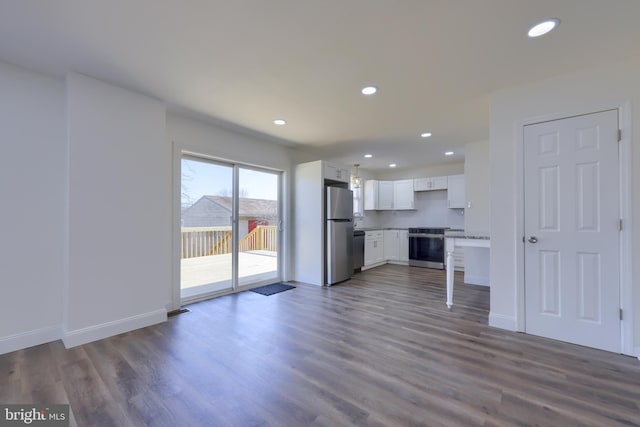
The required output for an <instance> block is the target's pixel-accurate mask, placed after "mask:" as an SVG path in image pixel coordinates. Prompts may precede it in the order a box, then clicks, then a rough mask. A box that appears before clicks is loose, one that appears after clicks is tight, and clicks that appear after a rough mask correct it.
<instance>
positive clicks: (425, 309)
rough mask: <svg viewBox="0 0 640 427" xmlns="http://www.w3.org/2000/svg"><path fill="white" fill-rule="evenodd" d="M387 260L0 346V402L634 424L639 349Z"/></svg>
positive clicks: (152, 417) (164, 417) (102, 418)
mask: <svg viewBox="0 0 640 427" xmlns="http://www.w3.org/2000/svg"><path fill="white" fill-rule="evenodd" d="M461 280H462V275H460V274H457V275H456V289H455V297H454V302H455V305H454V307H453V309H452V310H451V311H449V310H447V308H446V306H445V304H444V301H445V287H444V283H445V277H444V272H443V271H438V270H430V269H422V268H417V267H403V266H394V265H386V266H382V267H378V268H375V269H372V270H368V271H365V272H363V273H360V274H358V275H356V276H355V277H354V278H353V279H352V280H350V281H348V282H345V283H342V284H339V285H337V286H333V287H331V288H319V287H316V286H311V285H305V284H298V287H297V288H296V289H293V290H290V291H286V292H282V293H280V294H276V295H272V296H268V297H267V296H263V295H259V294H256V293H253V292H243V293H241V294H237V295H231V296H225V297H221V298H217V299H214V300H209V301H204V302H200V303H197V304H192V305H191V306H189V308H190V310H191V312H188V313H184V314H180V315H178V316H175V317H172V318H170V320H169V321H167V322H166V323H163V324H161V325H156V326H153V327H149V328H145V329H141V330H138V331H134V332H130V333H126V334H122V335H119V336H116V337H112V338H109V339H105V340H101V341H98V342H95V343H91V344H87V345H84V346H80V347H76V348H72V349H69V350H65V349H64V347H63V346H62V344H61V343H60V342H54V343H50V344H45V345H41V346H37V347H33V348H29V349H25V350H21V351H17V352H14V353H10V354H6V355H2V356H0V402H2V403H70V404H71V411H72V417H73V418H72V425H79V426H94V425H95V426H136V427H137V426H146V425H148V426H172V427H173V426H350V425H357V426H534V425H535V426H632V425H640V362H639V361H638V360H637V359H635V358H631V357H626V356H621V355H616V354H611V353H607V352H603V351H599V350H593V349H588V348H584V347H580V346H576V345H571V344H565V343H560V342H557V341H552V340H547V339H543V338H538V337H533V336H528V335H524V334H519V333H511V332H508V331H503V330H499V329H494V328H490V327H488V326H487V317H488V308H489V290H488V288H484V287H477V286H468V285H464V284H462V283H460V282H461Z"/></svg>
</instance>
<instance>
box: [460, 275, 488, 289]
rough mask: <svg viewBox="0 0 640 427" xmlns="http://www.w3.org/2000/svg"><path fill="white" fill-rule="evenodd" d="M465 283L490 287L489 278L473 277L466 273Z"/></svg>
mask: <svg viewBox="0 0 640 427" xmlns="http://www.w3.org/2000/svg"><path fill="white" fill-rule="evenodd" d="M464 283H467V284H469V285H480V286H489V278H488V277H485V276H472V275H470V274H467V273H465V274H464Z"/></svg>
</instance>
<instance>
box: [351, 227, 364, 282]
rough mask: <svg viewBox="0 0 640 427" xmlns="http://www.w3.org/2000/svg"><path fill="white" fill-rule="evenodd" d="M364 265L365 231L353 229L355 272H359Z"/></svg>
mask: <svg viewBox="0 0 640 427" xmlns="http://www.w3.org/2000/svg"><path fill="white" fill-rule="evenodd" d="M363 265H364V231H363V230H354V231H353V272H354V273H356V272H359V271H361V270H362V266H363Z"/></svg>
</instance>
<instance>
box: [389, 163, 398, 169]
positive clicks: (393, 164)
mask: <svg viewBox="0 0 640 427" xmlns="http://www.w3.org/2000/svg"><path fill="white" fill-rule="evenodd" d="M396 166H397V165H396V164H395V163H391V164H390V165H389V167H390V168H395V167H396Z"/></svg>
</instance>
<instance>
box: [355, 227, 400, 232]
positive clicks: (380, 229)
mask: <svg viewBox="0 0 640 427" xmlns="http://www.w3.org/2000/svg"><path fill="white" fill-rule="evenodd" d="M354 230H355V231H383V230H408V228H401V227H362V228H360V227H358V228H354Z"/></svg>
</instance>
